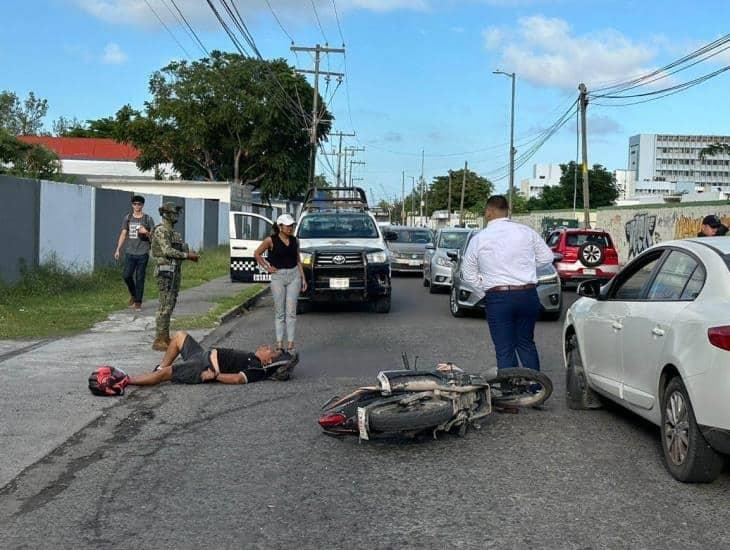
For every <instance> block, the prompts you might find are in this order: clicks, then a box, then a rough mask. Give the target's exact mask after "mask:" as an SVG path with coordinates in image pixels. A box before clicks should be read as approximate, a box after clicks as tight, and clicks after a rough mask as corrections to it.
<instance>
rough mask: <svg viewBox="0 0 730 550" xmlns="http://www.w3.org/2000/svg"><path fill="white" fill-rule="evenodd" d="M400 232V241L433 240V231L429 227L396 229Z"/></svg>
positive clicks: (420, 242)
mask: <svg viewBox="0 0 730 550" xmlns="http://www.w3.org/2000/svg"><path fill="white" fill-rule="evenodd" d="M393 232H394V233H397V234H398V240H397V241H396V242H399V243H418V244H428V243H430V242H431V232H430V231H428V230H427V229H394V230H393Z"/></svg>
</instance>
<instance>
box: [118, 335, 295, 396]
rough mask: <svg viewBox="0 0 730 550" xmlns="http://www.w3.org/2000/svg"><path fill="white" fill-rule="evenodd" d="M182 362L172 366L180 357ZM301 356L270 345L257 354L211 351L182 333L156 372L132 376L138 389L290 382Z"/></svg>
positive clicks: (176, 338)
mask: <svg viewBox="0 0 730 550" xmlns="http://www.w3.org/2000/svg"><path fill="white" fill-rule="evenodd" d="M178 355H179V356H181V357H182V361H181V362H179V363H175V364H173V361H175V359H177V357H178ZM298 361H299V357H298V356H297V355H296V354H294V355H292V354H289V353H287V352H285V351H281V350H276V349H274V348H272V347H271V346H259V347H258V348H257V349H256V351H255V352H254V353H251V352H248V351H243V350H235V349H230V348H212V349H210V350H208V351H206V350H205V349H203V347H202V346H201V345H200V344H199V343H198V342H197V341H196V340H195V339H194V338H193V337H192V336H190V335H189V334H188V333H187V332H185V331H182V330H181V331H179V332H177V333H176V334H175V335H174V336H173V337H172V339H171V340H170V345H169V346H168V347H167V351H166V352H165V356H164V357H163V358H162V362H161V363H160V364H159V365H158V366H157V367H156V368H155V370H154V372H151V373H148V374H140V375H137V376H130V378H129V383H130V384H132V385H135V386H154V385H155V384H159V383H160V382H166V381H168V380H171V381H172V382H177V383H179V384H202V383H204V382H214V381H215V382H221V383H223V384H249V383H251V382H258V381H260V380H265V379H267V378H273V379H274V380H280V381H284V380H288V379H289V375H290V373H291V370H292V369H293V368H294V366H295V365H296V364H297V362H298Z"/></svg>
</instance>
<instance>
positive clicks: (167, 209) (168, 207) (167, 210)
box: [158, 202, 183, 215]
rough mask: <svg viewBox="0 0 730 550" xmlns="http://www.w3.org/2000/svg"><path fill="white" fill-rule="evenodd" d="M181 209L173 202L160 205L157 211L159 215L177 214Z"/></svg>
mask: <svg viewBox="0 0 730 550" xmlns="http://www.w3.org/2000/svg"><path fill="white" fill-rule="evenodd" d="M182 209H183V207H182V206H178V205H177V204H175V203H174V202H164V203H162V206H160V208H159V209H158V211H159V212H160V215H162V214H179V213H180V212H181V211H182Z"/></svg>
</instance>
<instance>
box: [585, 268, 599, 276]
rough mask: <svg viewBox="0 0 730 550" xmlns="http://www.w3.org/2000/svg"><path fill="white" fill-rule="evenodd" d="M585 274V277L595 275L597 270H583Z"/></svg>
mask: <svg viewBox="0 0 730 550" xmlns="http://www.w3.org/2000/svg"><path fill="white" fill-rule="evenodd" d="M583 274H584V275H595V274H596V270H595V269H584V270H583Z"/></svg>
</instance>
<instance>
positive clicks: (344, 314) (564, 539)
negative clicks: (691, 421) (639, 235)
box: [0, 278, 730, 550]
mask: <svg viewBox="0 0 730 550" xmlns="http://www.w3.org/2000/svg"><path fill="white" fill-rule="evenodd" d="M394 285H395V287H394V299H393V309H392V312H391V313H390V314H388V315H379V314H376V313H371V312H369V311H367V310H365V309H362V308H361V309H359V310H356V311H351V310H345V309H329V310H327V311H317V312H314V313H311V314H307V315H303V316H300V318H299V334H300V337H299V340H300V342H301V344H300V350H301V355H302V361H301V363H300V364H299V366H298V367H297V369H296V370H295V373H294V374H295V375H294V378H293V379H292V380H290V381H289V382H285V383H281V382H263V383H257V384H251V385H249V386H234V387H231V386H222V385H215V384H214V385H205V386H187V387H185V386H174V385H166V386H160V387H157V388H153V389H138V390H136V391H134V392H131V393H130V394H128V396H126V397H125V398H124V399H123V400H120V402H119V405H118V406H115V407H113V408H111V409H110V410H109V412H108V413H107V414H106V415H105V416H103V417H102V418H100V419H99V420H97V421H96V422H94V423H92V424H91V425H89V426H87V427H86V428H85V429H84V430H82V431H81V432H79V433H78V434H77V435H76V436H74V437H73V438H71V439H70V440H68V441H67V442H66V443H65V444H64V445H63V446H61V447H60V448H59V449H57V450H56V451H55V452H53V453H52V454H50V455H49V456H47V457H46V458H44V459H43V460H41V461H40V462H38V463H36V464H35V465H34V466H32V467H30V468H28V469H27V470H26V471H25V472H24V473H23V474H21V475H20V476H18V477H17V478H16V479H15V480H14V481H13V482H12V483H11V484H10V485H8V486H6V487H5V488H4V489H3V490H2V491H0V546H1V547H3V548H100V547H115V548H252V549H253V548H316V549H320V548H499V549H500V550H503V549H505V548H560V549H563V548H566V549H570V548H576V549H586V548H662V549H663V548H670V547H671V548H730V538H729V537H728V534H729V533H730V527H728V525H730V521H729V520H730V504H728V503H729V502H730V471H729V470H728V469H727V468H726V470H725V472H724V473H723V475H722V476H721V478H720V479H719V480H718V481H716V482H715V483H713V484H711V485H683V484H681V483H678V482H676V481H674V479H673V478H671V477H670V476H669V474H667V473H666V471H665V469H664V467H663V465H662V463H661V454H660V451H661V450H660V444H659V439H658V431H657V429H656V428H654V427H653V426H651V425H649V424H647V423H646V422H644V421H642V420H640V419H639V418H637V417H635V416H633V415H631V414H629V413H625V412H622V411H621V410H619V409H616V408H611V409H609V410H599V411H589V412H578V411H570V410H568V409H567V408H566V406H565V403H564V393H565V392H564V378H563V373H562V371H561V359H560V323H555V322H549V321H544V322H540V323H539V325H538V327H537V344H538V348H539V350H540V352H541V357H542V362H543V370H544V371H545V372H547V373H548V374H549V375H550V376H551V377H552V378H553V381H554V383H555V389H556V391H555V394H554V396H553V398H552V399H551V400H550V401H549V402H548V403H547V405H546V406H545V407H544V409H543V410H532V409H530V410H525V411H522V412H521V413H520V414H517V415H508V414H494V415H492V416H490V417H489V418H488V420H487V421H486V422H485V423H484V424H483V427H482V429H481V430H479V431H470V432H469V433H468V434H467V436H466V437H464V438H458V437H456V436H450V435H446V436H441V437H439V439H438V440H426V441H420V442H408V443H404V442H400V443H398V442H383V441H381V442H365V443H362V444H360V443H358V441H357V440H356V439H346V440H337V439H333V438H329V437H326V436H324V435H322V434H321V432H320V430H319V427H318V426H317V424H316V417H317V413H318V409H319V406H320V404H321V403H322V402H324V401H325V400H326V399H327V398H329V397H330V396H331V395H333V394H335V393H338V392H342V391H344V390H346V389H349V388H350V387H352V386H353V385H356V384H359V383H364V382H370V383H371V382H372V381H373V376H374V375H375V374H376V373H377V371H378V370H381V369H385V368H397V367H398V366H399V364H400V353H401V352H402V351H406V352H408V353H409V354H410V355H411V362H413V358H414V356H415V355H418V356H419V359H418V364H419V365H433V364H434V363H435V362H436V361H440V360H451V361H454V362H455V363H457V364H459V365H461V366H464V367H466V368H468V369H470V370H481V371H487V370H489V369H493V368H494V366H495V362H494V357H493V355H494V353H493V349H492V347H491V344H490V343H489V341H488V336H487V331H486V324H485V322H484V320H483V319H481V318H480V317H473V318H464V319H454V318H452V317H451V315H450V314H449V312H448V296H447V295H446V294H441V295H429V294H428V293H427V292H426V290H425V289H424V288H422V287H421V283H420V279H417V278H397V279H396V280H395V282H394ZM573 297H574V296H571V295H566V299H568V300H572V299H573ZM272 325H273V322H272V311H271V304H270V302H269V301H268V300H264V301H263V302H262V303H261V304H260V306H259V307H258V308H257V309H255V310H254V311H253V312H251V313H250V314H247V315H245V316H244V317H241V318H240V319H238V320H236V321H234V322H232V323H230V324H228V325H226V326H224V327H221V329H219V330H218V331H216V332H215V333H213V335H211V338H209V339H208V342H217V343H218V344H219V345H224V346H234V347H244V348H252V347H254V346H255V345H256V344H258V343H261V342H267V341H270V340H271V339H272V331H273V327H272Z"/></svg>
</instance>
